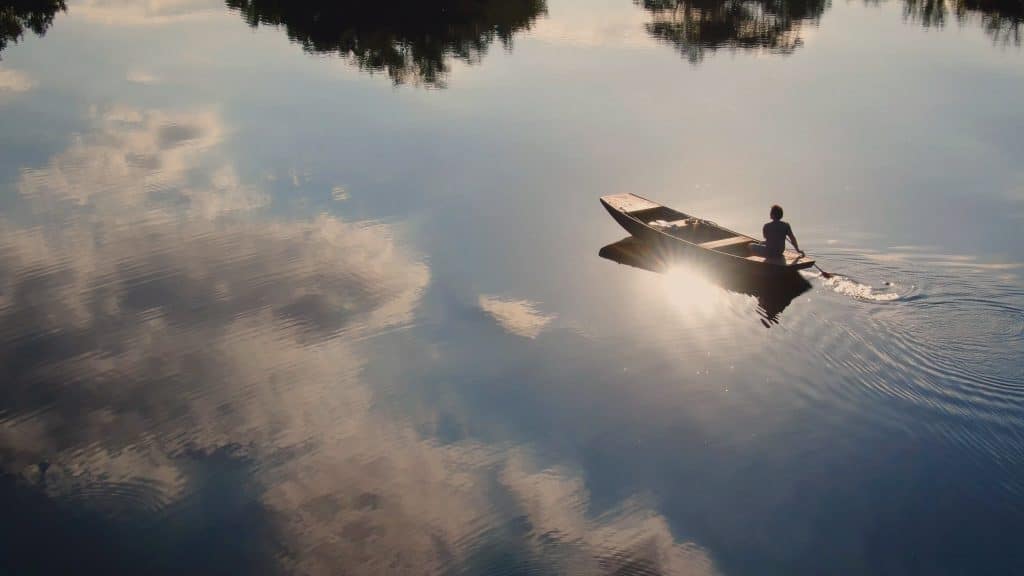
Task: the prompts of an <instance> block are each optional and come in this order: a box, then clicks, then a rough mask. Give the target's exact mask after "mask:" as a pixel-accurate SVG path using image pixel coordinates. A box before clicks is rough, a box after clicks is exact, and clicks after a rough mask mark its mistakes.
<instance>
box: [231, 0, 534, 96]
mask: <svg viewBox="0 0 1024 576" xmlns="http://www.w3.org/2000/svg"><path fill="white" fill-rule="evenodd" d="M226 3H227V6H228V8H230V9H231V10H232V11H233V12H237V13H238V14H240V15H241V16H242V18H244V19H245V21H246V22H247V23H248V24H249V25H250V26H252V27H253V28H257V27H259V26H260V25H264V26H274V27H282V28H284V30H285V32H286V33H287V34H288V38H289V39H290V40H291V41H292V42H294V43H296V44H300V45H301V46H302V49H303V50H305V51H306V52H307V53H311V54H328V53H335V54H337V55H338V56H340V57H342V58H344V59H346V60H347V61H349V62H351V63H353V64H354V65H355V66H356V67H358V68H359V69H360V70H363V71H366V72H369V73H371V74H373V73H374V72H386V73H387V75H388V76H389V77H390V78H391V81H392V82H394V83H395V84H396V85H399V84H406V83H414V84H423V85H426V86H428V87H435V88H444V87H445V86H446V80H445V77H446V76H447V74H448V72H449V69H450V65H449V61H450V60H451V59H453V58H454V59H457V60H462V61H463V62H466V63H468V64H477V63H479V62H480V61H481V60H482V59H483V57H484V56H485V55H486V54H487V50H488V49H489V48H490V45H491V44H492V43H493V42H494V41H495V40H500V41H501V44H502V46H504V48H505V49H506V50H511V48H512V38H513V37H514V36H515V34H516V33H518V32H520V31H523V30H529V29H530V28H531V27H532V26H533V23H534V22H535V21H536V20H537V18H539V17H541V16H543V15H545V14H547V2H546V0H512V1H508V2H501V1H496V0H476V1H474V2H452V1H451V0H440V1H438V0H434V1H427V2H415V1H410V0H392V1H390V2H387V3H373V2H357V1H354V0H346V1H341V2H323V1H322V0H305V1H301V2H286V3H281V2H274V1H271V0H227V2H226Z"/></svg>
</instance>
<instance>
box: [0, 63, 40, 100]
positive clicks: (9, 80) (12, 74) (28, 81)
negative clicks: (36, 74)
mask: <svg viewBox="0 0 1024 576" xmlns="http://www.w3.org/2000/svg"><path fill="white" fill-rule="evenodd" d="M35 86H36V82H35V80H33V79H32V77H31V76H29V75H28V74H25V73H24V72H22V71H21V70H15V69H13V68H7V67H5V66H0V95H2V94H3V93H4V92H14V93H20V92H28V91H29V90H31V89H33V88H35Z"/></svg>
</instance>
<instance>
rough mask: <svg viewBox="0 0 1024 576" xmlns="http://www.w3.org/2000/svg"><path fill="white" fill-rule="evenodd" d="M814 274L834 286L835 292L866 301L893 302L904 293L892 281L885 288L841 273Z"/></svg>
mask: <svg viewBox="0 0 1024 576" xmlns="http://www.w3.org/2000/svg"><path fill="white" fill-rule="evenodd" d="M814 276H815V277H818V278H822V280H824V283H825V285H826V286H828V287H830V288H832V290H833V291H834V292H837V293H839V294H844V295H846V296H852V297H854V298H856V299H858V300H864V301H866V302H892V301H894V300H899V299H900V298H902V297H903V295H902V294H900V293H899V292H896V291H895V290H896V288H897V286H896V284H894V283H892V282H886V286H885V288H882V289H878V288H875V287H874V286H871V285H869V284H862V283H860V282H857V281H855V280H853V279H850V278H847V277H846V276H841V275H839V274H833V275H832V276H831V277H830V278H825V277H824V276H822V275H821V274H814Z"/></svg>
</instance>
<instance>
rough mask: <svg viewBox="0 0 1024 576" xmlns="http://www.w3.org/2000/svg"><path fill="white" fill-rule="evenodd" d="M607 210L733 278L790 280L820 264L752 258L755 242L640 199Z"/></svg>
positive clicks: (659, 243)
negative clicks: (735, 275)
mask: <svg viewBox="0 0 1024 576" xmlns="http://www.w3.org/2000/svg"><path fill="white" fill-rule="evenodd" d="M601 204H602V205H603V206H604V207H605V209H607V210H608V213H609V214H611V215H612V218H614V219H615V221H616V222H618V223H619V224H620V225H621V226H622V227H623V228H625V229H626V231H627V232H629V233H630V234H632V235H633V236H634V237H635V238H638V239H640V240H642V241H644V242H646V243H648V244H649V245H651V246H654V247H657V248H658V249H661V250H663V251H665V252H666V253H667V254H669V255H671V256H672V257H677V258H678V257H681V258H686V259H689V260H695V261H696V262H697V263H700V264H704V265H708V266H712V267H715V268H716V269H718V270H720V271H724V272H728V273H738V274H744V275H780V274H782V275H786V274H795V273H796V271H797V270H802V269H804V268H810V267H811V266H814V260H812V259H810V258H807V257H805V256H801V255H800V253H799V252H796V251H794V250H786V251H785V252H784V253H783V254H782V257H779V258H763V257H761V256H754V255H752V254H751V253H750V244H752V243H754V242H757V240H756V239H755V238H753V237H751V236H746V235H744V234H740V233H738V232H733V231H732V230H729V229H728V228H724V227H722V226H719V225H718V224H715V223H714V222H711V221H708V220H701V219H699V218H694V217H693V216H690V215H688V214H684V213H682V212H679V211H678V210H673V209H672V208H669V207H667V206H662V205H661V204H658V203H656V202H652V201H651V200H648V199H647V198H644V197H642V196H637V195H636V194H615V195H612V196H603V197H602V198H601Z"/></svg>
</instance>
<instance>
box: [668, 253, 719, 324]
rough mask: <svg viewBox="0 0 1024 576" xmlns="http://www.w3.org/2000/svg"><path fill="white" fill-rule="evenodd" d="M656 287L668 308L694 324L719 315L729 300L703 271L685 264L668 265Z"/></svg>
mask: <svg viewBox="0 0 1024 576" xmlns="http://www.w3.org/2000/svg"><path fill="white" fill-rule="evenodd" d="M657 284H658V287H659V290H660V291H661V292H662V293H663V294H664V298H665V300H666V301H667V302H668V303H669V304H670V306H671V308H672V309H673V310H674V311H676V312H677V313H679V315H680V316H683V317H685V318H686V319H688V320H690V321H692V322H694V323H701V322H702V321H705V320H708V319H711V318H715V317H717V316H719V315H720V313H721V311H722V308H723V307H726V306H728V304H729V300H730V295H729V293H728V292H726V291H725V290H723V289H722V288H721V287H719V286H718V285H716V284H715V283H714V282H712V281H711V279H710V278H708V277H707V275H706V273H705V272H704V271H702V270H701V269H700V268H698V267H696V266H693V265H688V264H685V263H673V264H672V265H670V266H669V268H668V269H667V270H666V271H665V274H663V275H661V276H659V277H658V282H657Z"/></svg>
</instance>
